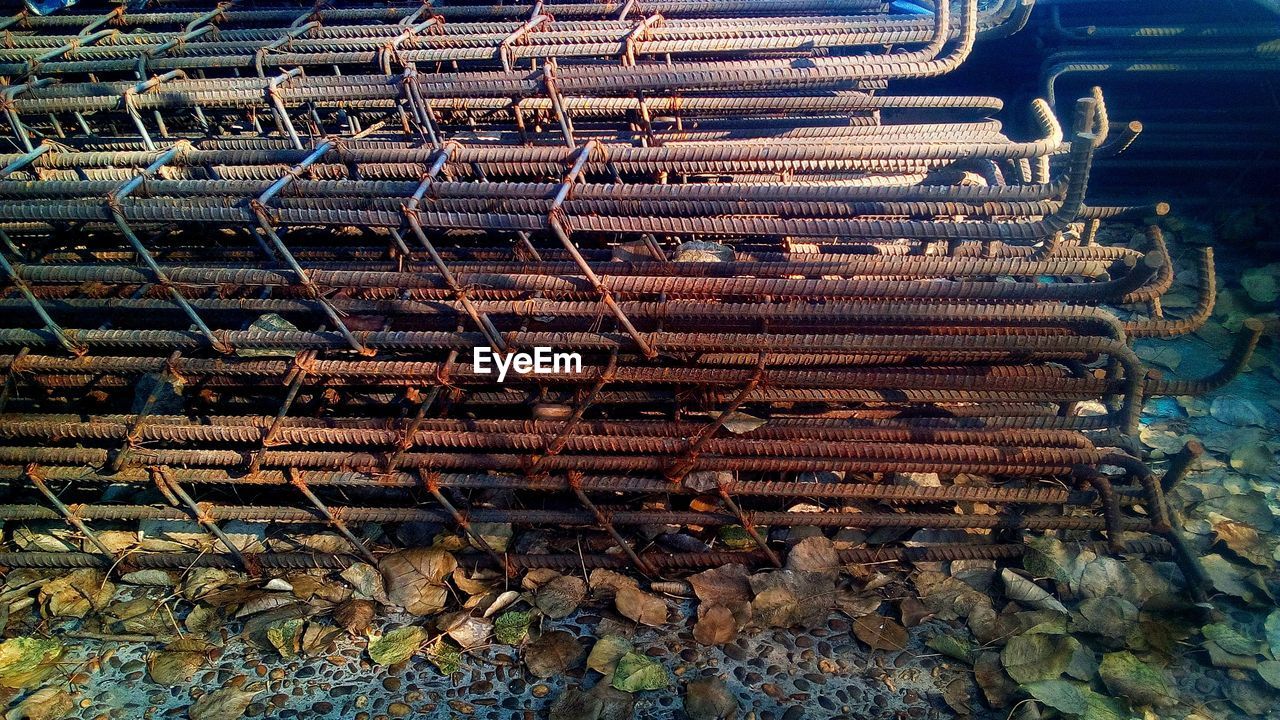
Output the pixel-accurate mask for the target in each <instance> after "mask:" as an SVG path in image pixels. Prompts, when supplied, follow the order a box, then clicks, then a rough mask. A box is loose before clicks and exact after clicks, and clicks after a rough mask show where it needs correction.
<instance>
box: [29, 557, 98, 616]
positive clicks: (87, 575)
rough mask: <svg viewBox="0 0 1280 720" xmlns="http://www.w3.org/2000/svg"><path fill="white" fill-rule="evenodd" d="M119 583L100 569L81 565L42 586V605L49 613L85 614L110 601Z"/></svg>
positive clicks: (63, 614) (45, 611)
mask: <svg viewBox="0 0 1280 720" xmlns="http://www.w3.org/2000/svg"><path fill="white" fill-rule="evenodd" d="M115 591H116V586H115V585H114V584H113V583H111V582H110V581H109V580H107V576H106V575H105V574H103V573H102V572H101V571H100V570H94V569H92V568H81V569H80V570H73V571H71V572H70V573H69V574H67V575H64V576H62V577H58V578H55V579H53V580H50V581H49V582H47V583H45V584H44V586H43V587H41V588H40V593H39V599H40V607H41V608H42V609H43V610H44V614H45V615H46V616H48V617H74V618H82V617H84V616H86V615H88V614H89V613H90V612H96V611H99V610H102V609H103V608H105V607H106V606H107V604H108V603H110V602H111V596H112V595H114V594H115Z"/></svg>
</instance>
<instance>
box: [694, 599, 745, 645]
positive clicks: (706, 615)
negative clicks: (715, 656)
mask: <svg viewBox="0 0 1280 720" xmlns="http://www.w3.org/2000/svg"><path fill="white" fill-rule="evenodd" d="M701 615H702V616H701V617H700V618H698V622H697V623H696V624H694V626H693V639H694V640H697V641H698V642H700V643H702V644H703V645H724V644H725V643H729V642H733V640H734V639H735V638H737V637H738V624H737V622H736V621H734V619H733V613H732V612H730V611H729V608H727V607H725V606H723V605H712V606H711V607H709V608H707V609H706V611H705V612H703V613H702V614H701Z"/></svg>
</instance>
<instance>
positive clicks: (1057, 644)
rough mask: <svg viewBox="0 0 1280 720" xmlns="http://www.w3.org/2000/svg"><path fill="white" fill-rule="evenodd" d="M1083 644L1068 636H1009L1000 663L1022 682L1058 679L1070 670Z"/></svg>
mask: <svg viewBox="0 0 1280 720" xmlns="http://www.w3.org/2000/svg"><path fill="white" fill-rule="evenodd" d="M1079 648H1080V643H1079V642H1078V641H1076V639H1075V638H1073V637H1071V636H1069V635H1048V634H1043V633H1034V632H1027V633H1023V634H1022V635H1017V636H1015V637H1012V638H1009V642H1008V643H1007V644H1006V645H1005V646H1004V650H1002V651H1001V652H1000V662H1001V663H1003V664H1004V669H1005V671H1006V672H1008V673H1009V677H1011V678H1013V679H1014V680H1016V681H1018V682H1020V683H1032V682H1036V681H1037V680H1056V679H1057V678H1059V677H1061V676H1062V674H1063V673H1065V672H1066V671H1067V668H1068V667H1069V666H1070V665H1071V661H1072V659H1073V656H1074V655H1075V653H1076V651H1077V650H1078V649H1079Z"/></svg>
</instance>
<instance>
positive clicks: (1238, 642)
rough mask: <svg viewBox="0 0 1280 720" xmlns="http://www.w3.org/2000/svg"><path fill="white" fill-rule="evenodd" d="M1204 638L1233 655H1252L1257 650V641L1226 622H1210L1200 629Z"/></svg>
mask: <svg viewBox="0 0 1280 720" xmlns="http://www.w3.org/2000/svg"><path fill="white" fill-rule="evenodd" d="M1200 632H1202V633H1204V638H1205V640H1210V641H1212V642H1215V643H1217V644H1218V647H1221V648H1222V649H1223V650H1226V651H1227V652H1229V653H1232V654H1234V655H1253V654H1254V653H1257V652H1258V650H1259V643H1258V642H1257V641H1255V640H1253V639H1251V638H1248V637H1245V636H1244V635H1242V634H1241V633H1240V632H1239V631H1238V630H1236V629H1235V628H1233V627H1231V626H1230V625H1228V624H1226V623H1212V624H1210V625H1205V626H1204V627H1203V628H1201V629H1200Z"/></svg>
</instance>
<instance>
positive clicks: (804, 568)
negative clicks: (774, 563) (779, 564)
mask: <svg viewBox="0 0 1280 720" xmlns="http://www.w3.org/2000/svg"><path fill="white" fill-rule="evenodd" d="M786 569H788V570H795V571H798V572H812V573H818V574H820V575H822V576H824V577H828V578H830V579H831V580H833V581H834V580H835V579H836V578H838V577H840V556H839V555H838V554H837V553H836V546H835V545H834V544H832V542H831V541H830V540H829V539H827V538H826V537H824V536H822V535H813V536H810V537H807V538H805V539H803V540H801V541H800V542H798V543H796V545H795V547H793V548H791V550H790V552H788V553H787V562H786Z"/></svg>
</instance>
